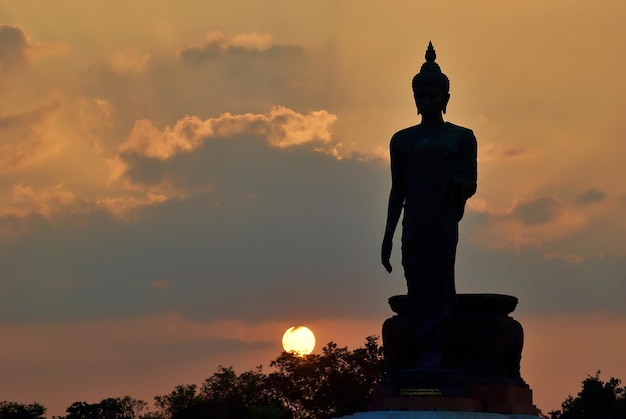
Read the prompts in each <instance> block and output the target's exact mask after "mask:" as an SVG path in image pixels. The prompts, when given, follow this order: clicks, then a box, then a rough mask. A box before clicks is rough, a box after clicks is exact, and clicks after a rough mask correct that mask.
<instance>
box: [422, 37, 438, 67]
mask: <svg viewBox="0 0 626 419" xmlns="http://www.w3.org/2000/svg"><path fill="white" fill-rule="evenodd" d="M424 58H426V61H429V62H433V61H435V60H436V59H437V54H436V53H435V48H433V43H432V41H428V48H427V49H426V55H425V56H424Z"/></svg>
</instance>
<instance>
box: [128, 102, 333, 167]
mask: <svg viewBox="0 0 626 419" xmlns="http://www.w3.org/2000/svg"><path fill="white" fill-rule="evenodd" d="M336 120H337V117H336V116H335V115H332V114H330V113H328V112H327V111H324V110H321V111H315V112H310V113H309V114H308V115H302V114H300V113H298V112H295V111H293V110H291V109H287V108H285V107H276V108H274V109H272V110H271V111H270V112H269V113H268V114H265V115H262V114H244V115H232V114H229V113H226V114H223V115H221V116H220V117H218V118H212V119H207V120H204V121H202V120H200V119H199V118H197V117H195V116H186V117H185V118H183V119H180V120H179V121H177V122H176V124H175V125H174V127H169V126H168V127H165V129H164V130H163V131H160V130H158V129H157V128H156V127H155V126H154V124H153V123H152V121H149V120H140V121H137V122H136V123H135V126H134V127H133V130H132V131H131V133H130V134H129V136H128V139H127V140H126V141H124V143H122V144H121V145H120V153H121V157H122V158H123V156H124V155H125V154H127V153H137V154H140V155H142V156H145V157H149V158H156V159H160V160H167V159H170V158H172V157H174V156H175V155H176V154H178V153H181V152H191V151H192V150H194V149H197V148H198V147H200V146H201V145H202V144H203V143H204V142H205V141H207V140H208V139H212V138H228V137H233V136H236V135H253V136H264V137H266V139H267V142H268V143H269V145H271V146H273V147H278V148H287V147H292V146H298V145H303V144H307V143H321V144H328V143H330V142H331V131H330V127H331V125H332V124H333V123H334V122H335V121H336Z"/></svg>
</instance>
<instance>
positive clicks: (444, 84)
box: [412, 41, 450, 94]
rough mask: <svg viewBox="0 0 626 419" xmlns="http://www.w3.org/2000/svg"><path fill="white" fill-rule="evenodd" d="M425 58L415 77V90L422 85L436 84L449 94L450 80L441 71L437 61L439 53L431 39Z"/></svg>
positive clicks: (444, 92)
mask: <svg viewBox="0 0 626 419" xmlns="http://www.w3.org/2000/svg"><path fill="white" fill-rule="evenodd" d="M425 58H426V62H425V63H424V64H422V67H421V68H420V71H419V73H417V74H416V75H415V77H413V83H412V85H413V91H414V92H415V90H416V89H418V88H419V87H420V86H424V85H431V86H433V85H434V86H437V87H439V88H440V89H441V91H442V93H443V94H448V93H449V92H450V80H448V77H447V76H446V75H445V74H443V73H442V72H441V68H440V67H439V64H437V63H436V62H435V59H436V58H437V54H436V53H435V48H433V43H432V42H431V41H429V42H428V48H427V49H426V55H425Z"/></svg>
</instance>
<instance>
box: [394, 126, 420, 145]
mask: <svg viewBox="0 0 626 419" xmlns="http://www.w3.org/2000/svg"><path fill="white" fill-rule="evenodd" d="M417 130H418V125H414V126H412V127H408V128H404V129H401V130H400V131H398V132H396V133H395V134H393V137H391V142H392V143H394V142H402V141H404V140H409V139H413V138H415V136H416V134H417Z"/></svg>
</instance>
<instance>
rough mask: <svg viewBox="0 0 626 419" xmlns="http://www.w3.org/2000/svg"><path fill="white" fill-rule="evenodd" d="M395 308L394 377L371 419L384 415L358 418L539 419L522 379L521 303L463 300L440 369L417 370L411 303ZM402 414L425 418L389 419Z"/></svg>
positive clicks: (378, 395)
mask: <svg viewBox="0 0 626 419" xmlns="http://www.w3.org/2000/svg"><path fill="white" fill-rule="evenodd" d="M389 304H390V306H391V308H392V310H393V311H394V312H395V313H396V315H395V316H393V317H392V318H390V319H387V320H386V321H385V323H384V325H383V347H384V349H385V361H386V364H387V373H386V374H385V377H384V378H383V380H382V381H381V382H380V383H379V385H378V387H377V389H376V390H375V392H374V394H373V396H372V400H371V401H370V404H369V405H368V413H371V414H383V416H355V418H361V417H363V418H365V417H368V418H369V417H371V418H376V417H381V418H387V417H388V418H404V417H406V418H413V417H415V418H422V417H423V418H431V417H433V418H435V417H436V418H456V417H458V418H481V419H482V418H522V417H528V418H531V417H532V418H537V417H538V416H539V413H540V412H539V409H537V408H536V407H535V406H534V405H533V402H532V390H531V389H530V387H529V386H528V384H526V383H525V382H524V380H523V379H522V377H521V376H520V360H521V355H522V346H523V330H522V327H521V325H520V324H519V322H517V321H516V320H514V319H513V318H511V317H510V316H509V314H510V313H511V312H512V311H513V310H514V309H515V306H516V305H517V298H515V297H512V296H508V295H498V294H460V295H458V296H457V304H456V307H455V309H454V311H453V313H452V317H451V319H450V334H449V336H447V337H446V338H445V339H444V340H443V341H442V343H443V344H442V367H441V368H416V367H415V365H419V360H420V359H421V358H420V357H421V355H422V353H421V351H423V345H422V344H421V343H420V342H419V340H416V339H415V338H414V337H413V332H412V331H411V328H410V327H409V326H408V325H409V324H410V322H409V321H408V319H407V318H406V317H405V313H406V309H405V307H406V296H394V297H391V298H390V299H389ZM398 411H401V412H402V414H405V413H406V414H409V412H410V413H411V414H413V413H415V414H420V415H422V416H419V415H418V416H415V415H413V416H393V415H391V416H389V415H387V416H384V415H385V414H387V412H394V413H393V414H396V413H395V412H398ZM426 414H431V415H432V414H437V415H439V416H424V415H426ZM442 414H446V415H448V416H445V415H443V416H442ZM360 415H362V414H360ZM489 415H491V416H489ZM493 415H496V416H493Z"/></svg>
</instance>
